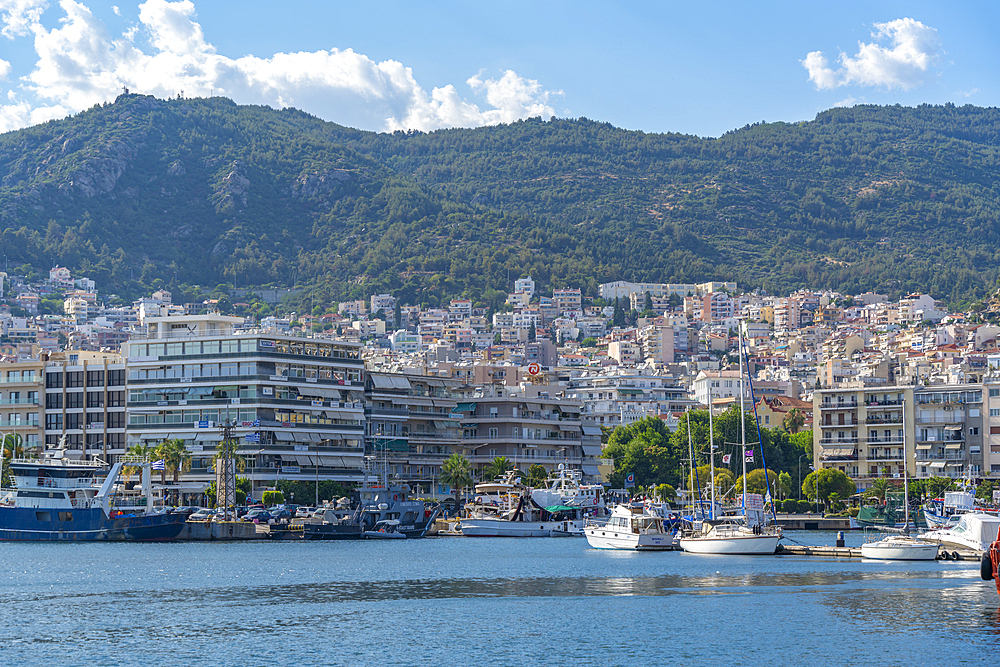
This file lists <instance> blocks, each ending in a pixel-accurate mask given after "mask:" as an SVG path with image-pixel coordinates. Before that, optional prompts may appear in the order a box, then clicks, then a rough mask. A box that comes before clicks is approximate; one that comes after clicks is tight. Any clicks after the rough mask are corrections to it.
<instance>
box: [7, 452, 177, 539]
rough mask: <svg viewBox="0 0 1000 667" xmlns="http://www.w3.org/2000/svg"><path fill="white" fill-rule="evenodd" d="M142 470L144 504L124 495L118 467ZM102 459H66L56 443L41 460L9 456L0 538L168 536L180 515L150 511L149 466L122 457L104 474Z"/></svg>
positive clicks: (174, 531) (144, 461)
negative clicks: (9, 485) (10, 483)
mask: <svg viewBox="0 0 1000 667" xmlns="http://www.w3.org/2000/svg"><path fill="white" fill-rule="evenodd" d="M124 467H129V468H138V469H141V471H142V491H143V495H144V496H145V498H144V500H145V504H143V505H139V504H138V503H137V502H136V500H137V499H136V498H133V499H131V500H129V499H128V498H127V497H126V496H125V495H124V485H121V484H119V483H118V477H119V475H120V474H121V472H122V468H124ZM105 470H107V464H106V463H104V462H103V461H78V460H73V459H69V458H66V456H65V450H63V449H62V448H61V447H60V448H57V449H55V450H51V451H47V452H45V454H44V455H43V458H41V459H13V460H12V461H11V462H10V472H11V476H12V478H13V482H14V488H13V489H11V490H9V492H8V493H6V494H5V496H4V498H3V503H2V504H0V540H21V541H37V540H53V541H90V540H101V541H105V540H106V541H143V542H156V541H167V540H172V539H174V538H176V537H177V535H178V534H180V531H181V529H182V528H183V527H184V521H185V519H186V515H184V514H180V513H153V504H152V493H151V482H150V478H151V464H150V462H149V461H148V459H146V458H145V457H143V458H139V457H133V456H126V457H122V458H121V459H120V460H119V461H117V462H116V463H115V464H114V466H112V467H111V470H110V471H109V472H108V473H107V475H106V476H104V475H103V471H105Z"/></svg>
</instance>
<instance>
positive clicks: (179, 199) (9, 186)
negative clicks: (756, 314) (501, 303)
mask: <svg viewBox="0 0 1000 667" xmlns="http://www.w3.org/2000/svg"><path fill="white" fill-rule="evenodd" d="M998 140H1000V111H998V110H997V109H994V108H978V107H972V106H965V107H955V106H952V105H945V106H927V105H924V106H920V107H917V108H904V107H899V106H895V107H874V106H860V107H855V108H853V109H832V110H830V111H825V112H823V113H821V114H819V115H818V116H817V117H816V119H815V120H813V121H811V122H801V123H766V124H763V123H762V124H757V125H752V126H747V127H744V128H741V129H739V130H735V131H733V132H729V133H727V134H725V135H724V136H722V137H719V138H717V139H702V138H698V137H694V136H688V135H681V134H646V133H643V132H634V131H626V130H621V129H617V128H614V127H612V126H611V125H609V124H606V123H596V122H593V121H589V120H586V119H577V120H560V119H554V120H551V121H548V122H543V121H541V120H540V119H529V120H525V121H521V122H517V123H512V124H510V125H504V126H496V127H483V128H477V129H471V130H467V129H454V130H441V131H436V132H431V133H421V132H408V133H404V132H396V133H393V134H377V133H372V132H362V131H358V130H353V129H350V128H345V127H342V126H339V125H336V124H334V123H328V122H324V121H321V120H319V119H317V118H315V117H313V116H310V115H308V114H305V113H303V112H300V111H297V110H294V109H283V110H274V109H270V108H268V107H259V106H238V105H236V104H234V103H233V102H232V101H230V100H227V99H224V98H210V99H169V100H159V99H156V98H152V97H147V96H141V95H123V96H121V97H119V98H118V99H117V100H116V101H115V102H114V103H109V104H105V105H98V106H95V107H93V108H92V109H89V110H87V111H85V112H82V113H80V114H77V115H75V116H72V117H70V118H66V119H63V120H57V121H50V122H47V123H44V124H41V125H37V126H34V127H30V128H27V129H23V130H18V131H14V132H9V133H7V134H4V135H0V217H2V225H3V232H2V237H0V243H2V251H3V253H4V254H5V255H6V257H7V259H8V262H9V263H10V264H11V267H12V268H11V270H14V268H13V267H15V266H18V267H19V266H20V265H22V264H28V265H31V266H33V267H35V268H36V269H39V270H40V269H44V268H47V267H49V266H51V265H52V264H55V263H58V264H62V265H65V266H68V267H70V268H71V269H73V270H74V272H79V273H82V274H85V275H88V276H89V277H91V278H93V279H95V280H97V282H98V284H99V285H100V286H101V289H102V291H104V292H106V293H107V292H118V293H120V294H125V295H128V294H130V293H134V292H136V290H138V289H140V288H147V287H150V286H153V285H154V284H156V281H157V279H159V280H160V281H161V282H160V283H159V284H162V285H167V286H172V285H173V286H175V287H176V283H178V282H184V283H190V284H199V285H205V286H212V285H215V284H217V283H222V282H228V283H236V284H237V285H238V286H240V287H248V286H255V285H264V284H273V285H284V286H290V285H292V284H293V282H297V283H298V284H300V285H306V286H308V287H309V290H307V291H306V292H305V293H304V295H311V296H315V297H316V298H318V299H335V298H348V297H350V296H355V297H356V296H365V295H368V294H371V293H373V292H390V293H393V294H396V295H397V296H399V297H401V298H402V299H403V301H404V302H407V303H431V304H436V303H438V302H439V301H440V300H442V299H447V298H451V297H455V296H458V295H465V296H468V297H472V298H474V299H478V300H492V299H495V298H496V297H497V295H498V293H499V292H497V291H500V292H502V291H506V290H507V289H509V288H510V285H511V283H510V282H508V276H509V277H510V279H511V280H513V279H514V278H516V277H518V276H520V275H521V274H522V273H530V274H531V275H532V276H533V277H534V278H535V280H536V281H537V282H539V283H540V284H541V285H542V286H543V287H553V286H554V287H560V286H566V285H572V286H579V287H582V288H583V289H584V292H585V294H591V295H594V294H596V285H597V284H598V283H600V282H606V281H609V280H619V279H627V280H641V281H662V282H690V281H695V280H712V279H715V280H736V281H738V282H739V284H740V286H741V287H746V288H755V287H762V288H764V289H766V290H768V291H769V292H772V293H783V292H787V291H789V290H792V289H796V288H799V287H813V288H833V289H838V290H840V291H844V292H858V291H864V290H876V291H881V292H886V293H889V294H891V295H898V294H900V293H905V292H908V291H914V290H920V291H924V292H928V293H930V294H932V295H933V296H935V297H936V298H943V299H945V300H947V301H949V302H951V303H952V304H958V303H960V302H962V301H966V300H971V299H977V298H982V297H984V296H985V295H986V294H987V293H988V292H989V291H991V287H992V286H993V285H994V284H995V283H996V281H997V278H998V277H1000V243H998V242H1000V226H998V222H1000V196H998V195H1000V185H998V183H1000V164H998V152H1000V148H998V146H1000V141H998Z"/></svg>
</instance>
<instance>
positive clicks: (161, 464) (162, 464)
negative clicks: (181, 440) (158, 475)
mask: <svg viewBox="0 0 1000 667" xmlns="http://www.w3.org/2000/svg"><path fill="white" fill-rule="evenodd" d="M166 469H167V462H166V461H165V460H164V459H160V460H159V461H153V470H166Z"/></svg>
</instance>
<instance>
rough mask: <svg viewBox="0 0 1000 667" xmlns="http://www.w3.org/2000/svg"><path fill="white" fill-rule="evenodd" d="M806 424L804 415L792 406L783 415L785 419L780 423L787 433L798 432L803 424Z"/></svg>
mask: <svg viewBox="0 0 1000 667" xmlns="http://www.w3.org/2000/svg"><path fill="white" fill-rule="evenodd" d="M805 424H806V417H805V415H803V414H802V411H801V410H799V409H798V408H792V409H791V410H789V411H788V414H787V415H785V419H784V420H783V421H782V422H781V425H782V426H784V427H785V430H786V431H788V432H789V433H798V432H799V431H800V430H801V429H802V427H803V426H805Z"/></svg>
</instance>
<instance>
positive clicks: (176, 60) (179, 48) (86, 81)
mask: <svg viewBox="0 0 1000 667" xmlns="http://www.w3.org/2000/svg"><path fill="white" fill-rule="evenodd" d="M997 7H1000V5H996V4H994V3H987V2H979V3H976V2H969V3H964V4H963V3H951V4H946V3H940V2H923V1H910V2H905V3H903V2H877V1H872V2H841V3H825V4H823V5H822V6H821V5H820V3H803V2H772V3H747V2H711V3H691V2H683V3H681V2H676V3H674V2H658V3H652V2H649V3H645V2H600V3H598V2H588V1H582V0H581V1H576V2H548V3H538V2H535V3H520V2H508V3H506V4H502V5H500V4H497V3H472V2H424V3H417V2H334V1H319V0H311V1H308V2H305V1H303V2H282V3H274V2H264V1H260V0H250V1H247V0H244V1H243V2H229V1H227V0H212V1H211V2H208V1H207V0H181V1H177V2H171V1H169V0H146V1H145V2H131V3H130V2H118V3H116V4H112V3H104V2H93V1H89V0H79V2H77V1H75V0H0V96H2V97H0V130H9V129H15V128H17V127H23V126H25V125H29V124H33V123H36V122H40V121H43V120H47V119H49V118H58V117H62V116H65V115H66V114H68V113H73V112H75V111H79V110H81V109H85V108H87V107H89V106H92V105H93V104H95V103H99V102H102V101H107V100H111V99H113V98H114V97H115V96H116V95H117V93H118V92H119V91H120V89H121V86H122V85H123V84H125V85H128V86H129V87H130V89H131V90H132V91H133V92H141V93H148V94H154V95H157V96H159V97H165V96H174V95H176V94H178V93H179V92H180V91H182V90H183V91H184V95H185V96H206V95H211V94H223V95H226V96H228V97H232V98H233V99H234V100H236V101H237V102H239V103H247V104H250V103H252V104H268V105H271V106H275V107H279V106H286V105H287V106H295V107H298V108H302V109H304V110H306V111H308V112H310V113H313V114H315V115H317V116H319V117H321V118H324V119H327V120H331V121H334V122H338V123H342V124H344V125H350V126H353V127H361V128H364V129H370V130H379V131H385V130H393V129H407V128H415V129H421V130H432V129H435V128H439V127H452V126H475V125H482V124H493V123H497V122H510V121H512V120H516V119H518V118H523V117H526V116H537V115H542V116H546V117H547V116H551V115H556V116H561V117H579V116H586V117H588V118H592V119H595V120H601V121H607V122H610V123H612V124H613V125H616V126H619V127H625V128H629V129H638V130H644V131H648V132H684V133H691V134H697V135H701V136H718V135H720V134H722V133H723V132H725V131H727V130H730V129H735V128H738V127H741V126H743V125H746V124H747V123H754V122H758V121H779V120H783V121H797V120H807V119H811V118H813V117H814V116H815V115H816V113H817V112H819V111H822V110H824V109H828V108H830V107H833V106H837V105H843V106H850V105H853V104H863V103H869V104H896V103H899V104H903V105H916V104H921V103H924V102H927V103H931V104H942V103H945V102H954V103H955V104H960V105H961V104H966V103H969V104H976V105H979V106H996V105H997V100H998V83H997V80H998V77H997V75H996V72H997V70H998V67H997V66H998V64H1000V62H998V43H1000V40H997V39H996V37H995V34H996V32H997V28H998V26H1000V20H998V19H1000V9H998V8H997Z"/></svg>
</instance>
